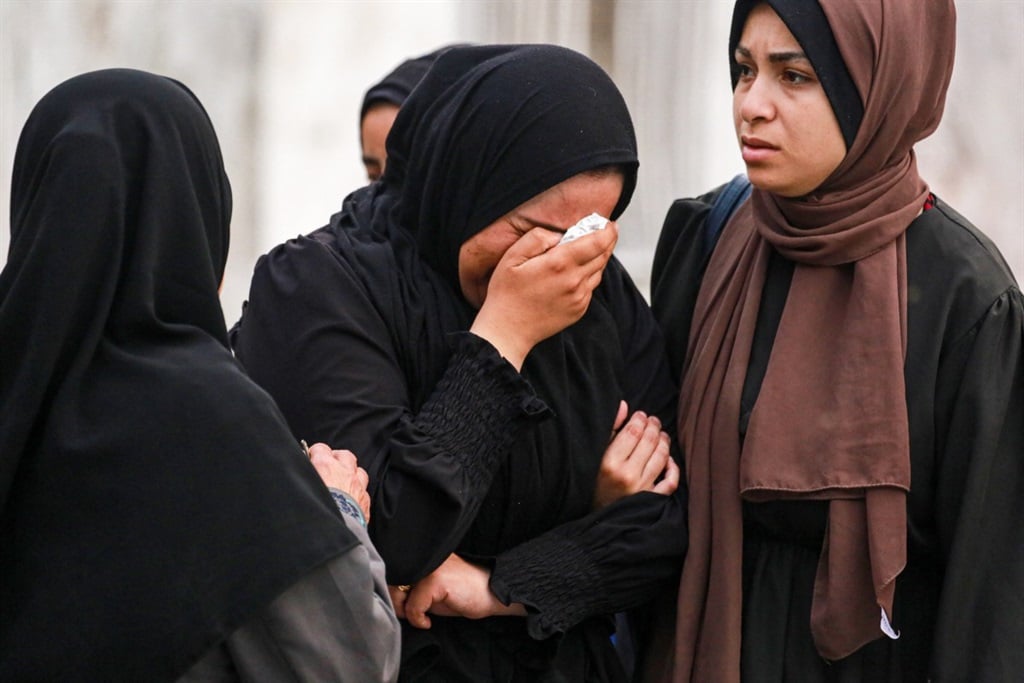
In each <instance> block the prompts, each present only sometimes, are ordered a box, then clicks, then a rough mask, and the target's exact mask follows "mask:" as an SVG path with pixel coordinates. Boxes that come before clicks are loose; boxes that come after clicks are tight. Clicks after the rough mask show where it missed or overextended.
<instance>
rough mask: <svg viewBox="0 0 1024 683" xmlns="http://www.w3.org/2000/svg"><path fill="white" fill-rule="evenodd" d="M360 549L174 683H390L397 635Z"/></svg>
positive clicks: (382, 587) (355, 526)
mask: <svg viewBox="0 0 1024 683" xmlns="http://www.w3.org/2000/svg"><path fill="white" fill-rule="evenodd" d="M342 517H343V518H344V519H345V522H346V524H348V527H349V529H351V531H352V532H353V533H354V534H355V535H356V536H357V537H358V538H359V540H360V541H361V544H360V545H357V546H355V547H354V548H352V549H351V550H349V551H347V552H345V553H343V554H342V555H339V556H338V557H336V558H334V559H332V560H330V561H329V562H327V563H326V564H324V565H322V566H320V567H318V568H317V569H315V570H313V571H312V572H310V573H309V574H307V575H306V576H305V577H303V578H302V579H301V580H300V581H298V582H297V583H295V584H294V585H293V586H292V587H291V588H289V589H288V590H287V591H285V592H284V593H282V594H281V595H280V596H279V597H278V598H277V599H276V600H274V602H272V603H271V604H270V605H269V606H268V607H267V609H266V610H264V611H263V612H262V613H261V614H259V615H257V616H256V617H255V618H253V619H252V620H250V621H249V622H248V623H246V624H245V625H243V626H242V627H241V628H239V629H238V630H237V631H235V632H234V633H233V634H232V635H231V636H229V637H228V639H227V640H226V641H224V642H223V643H221V644H220V645H219V646H218V647H216V648H214V649H213V650H212V651H210V652H209V653H208V654H207V655H206V656H204V657H203V659H201V660H200V661H199V662H198V663H197V664H196V665H195V666H193V667H192V669H191V670H190V671H189V672H188V673H186V674H185V676H184V677H182V678H181V679H179V680H180V681H184V682H188V683H193V682H196V681H237V680H241V681H354V682H360V683H361V682H363V681H385V682H388V681H394V680H395V679H396V678H397V677H398V665H399V659H400V643H399V636H400V628H399V624H398V619H397V618H396V617H395V611H394V608H393V607H392V605H391V599H390V598H389V597H388V589H387V584H386V583H385V581H384V562H383V561H382V560H381V558H380V555H378V554H377V551H376V549H375V548H374V547H373V544H372V543H371V542H370V539H369V536H368V535H367V533H366V529H365V528H363V526H362V525H360V524H359V522H358V521H356V520H355V519H354V518H352V517H349V516H348V515H342Z"/></svg>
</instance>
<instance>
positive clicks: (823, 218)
mask: <svg viewBox="0 0 1024 683" xmlns="http://www.w3.org/2000/svg"><path fill="white" fill-rule="evenodd" d="M754 4H755V3H752V2H744V1H743V0H741V1H740V2H738V3H737V6H736V9H735V12H736V13H737V15H738V16H737V20H738V21H739V25H740V27H741V29H742V25H743V23H745V19H746V15H747V13H749V11H750V9H751V8H752V7H753V5H754ZM768 4H769V5H771V6H772V8H773V9H775V11H776V12H777V13H778V14H779V16H780V17H781V18H782V19H783V21H784V22H786V24H787V26H789V28H790V30H791V32H792V33H793V34H794V36H795V37H796V39H797V40H798V41H799V42H800V43H801V45H804V46H805V48H806V45H805V39H809V37H807V36H806V35H801V30H800V24H799V17H800V16H803V15H806V13H807V11H808V6H814V7H813V8H812V9H813V10H814V11H816V12H818V13H819V14H820V13H821V11H822V10H823V11H824V16H825V19H826V20H827V24H828V27H830V29H831V32H832V34H833V36H834V40H835V45H836V46H837V47H838V52H839V54H840V55H841V59H842V62H844V64H845V67H846V69H847V70H848V76H847V78H848V79H850V80H852V82H853V84H854V85H855V87H856V90H857V93H858V94H859V97H860V99H861V102H862V103H863V115H862V118H861V119H860V122H859V125H857V126H856V127H855V135H853V136H852V141H851V139H850V138H847V140H848V145H847V147H848V151H847V155H846V157H845V159H844V160H843V162H842V163H841V164H840V166H839V167H838V168H837V169H836V170H835V172H834V173H833V174H832V175H831V176H830V177H829V178H828V179H826V181H825V182H824V183H823V184H822V185H821V186H820V187H818V188H817V189H816V190H815V191H814V192H813V193H811V194H810V195H809V196H807V197H802V198H799V199H787V198H785V197H780V196H776V195H773V194H770V193H768V192H763V191H759V190H755V191H754V193H753V195H752V197H751V200H750V201H748V202H747V203H746V204H744V205H743V206H741V207H740V208H739V210H738V211H737V212H736V214H735V215H734V217H733V218H732V220H731V222H730V226H729V227H728V229H726V230H725V231H724V233H723V235H722V238H721V241H720V242H719V244H718V247H717V248H716V250H715V253H714V255H713V257H712V259H711V262H710V264H709V265H708V270H707V273H706V274H705V277H704V281H703V285H702V288H701V292H700V295H699V297H698V301H697V307H696V312H695V315H694V322H693V327H692V330H691V334H690V341H689V348H688V351H687V363H686V366H685V369H684V371H683V389H682V398H681V402H680V427H679V435H680V440H681V443H682V446H683V448H684V450H685V453H686V458H687V461H686V466H687V479H688V482H689V488H690V509H689V512H690V546H689V554H688V556H687V559H686V562H685V565H684V567H683V575H682V580H681V584H680V592H679V603H678V619H677V630H676V648H675V665H674V666H675V670H674V676H673V677H672V680H675V681H689V680H694V681H711V680H713V681H738V680H739V678H740V671H739V666H740V665H739V662H740V634H741V624H740V620H741V613H742V603H743V596H742V575H741V572H742V547H743V523H742V500H744V499H745V500H749V501H764V500H779V499H825V500H828V501H830V502H829V525H828V530H827V532H826V536H825V541H824V545H823V547H822V551H821V559H820V562H819V565H818V573H817V577H816V579H815V586H814V598H813V605H812V612H811V632H812V634H813V637H814V642H815V646H816V647H817V649H818V652H819V653H820V654H821V655H822V656H823V657H825V658H826V659H840V658H842V657H845V656H847V655H849V654H851V653H852V652H854V651H855V650H857V649H858V648H860V647H861V646H862V645H864V644H865V643H867V642H869V641H871V640H873V639H875V638H878V637H880V636H881V635H882V634H883V628H885V627H886V626H888V622H887V618H888V617H891V616H892V601H893V593H894V589H895V579H896V577H897V576H898V575H899V573H900V572H901V571H902V570H903V567H904V565H905V562H906V493H907V491H908V490H909V488H910V459H909V451H910V446H909V433H908V424H907V407H906V394H905V388H904V383H903V358H904V353H905V348H906V332H907V318H906V259H905V256H906V250H905V240H904V231H905V230H906V228H907V226H908V225H909V224H910V223H911V221H912V220H913V219H914V217H915V216H916V215H917V214H918V213H919V211H920V210H921V207H922V205H923V203H924V201H925V198H926V197H927V195H928V187H927V185H926V184H925V183H924V181H923V180H921V178H920V177H919V176H918V173H917V167H916V163H915V158H914V152H913V149H912V146H913V144H914V143H915V142H916V141H918V140H920V139H923V138H924V137H926V136H927V135H929V134H930V133H931V132H932V131H933V130H934V129H935V128H936V126H937V125H938V122H939V119H940V117H941V114H942V108H943V105H944V102H945V93H946V87H947V85H948V83H949V78H950V75H951V72H952V66H953V49H954V43H955V12H954V9H953V2H952V0H934V1H931V0H930V1H929V2H904V1H903V0H876V1H874V2H849V1H848V0H821V1H820V3H815V2H813V0H770V1H769V3H768ZM816 5H820V10H819V9H818V7H817V6H816ZM741 13H742V14H741ZM734 25H735V21H734ZM922 35H923V36H927V37H928V40H927V45H928V49H927V50H924V49H922V48H921V47H920V45H921V42H920V40H917V39H916V38H915V36H922ZM807 51H808V56H809V57H810V58H811V60H812V63H814V64H815V69H816V70H820V69H821V66H820V65H819V64H818V63H817V62H815V60H814V53H813V52H812V51H811V50H809V49H808V50H807ZM731 58H732V56H731V55H730V59H731ZM819 76H821V74H819ZM827 94H829V96H830V101H831V102H832V104H833V109H836V108H837V107H836V102H837V99H836V97H834V96H833V95H832V93H827ZM841 115H842V113H841V112H838V111H837V118H841ZM844 132H845V130H844ZM773 249H774V250H776V251H778V252H779V253H780V254H782V255H783V256H784V257H786V258H787V259H790V260H792V261H794V262H795V264H796V265H795V269H794V274H793V279H792V283H791V286H790V291H789V295H788V298H787V300H786V304H785V310H784V312H783V315H782V319H781V322H780V324H779V329H778V334H777V336H776V338H775V342H774V346H773V348H772V353H771V358H770V361H769V364H768V369H767V373H766V376H765V378H764V383H763V385H762V387H761V391H760V394H759V397H758V401H757V404H756V406H755V408H754V411H753V413H752V415H751V420H750V425H749V428H748V430H747V433H746V436H745V438H744V439H743V440H742V441H741V439H740V434H739V431H738V424H739V419H740V396H741V392H742V390H743V384H744V380H745V377H746V374H747V365H748V361H749V357H750V349H751V344H752V341H753V338H754V327H755V323H756V320H757V311H758V306H759V303H760V298H761V290H762V286H763V284H764V279H765V273H766V270H767V263H768V257H769V255H770V253H771V251H772V250H773ZM894 635H895V633H892V634H891V636H894Z"/></svg>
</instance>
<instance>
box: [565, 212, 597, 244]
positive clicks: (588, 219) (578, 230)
mask: <svg viewBox="0 0 1024 683" xmlns="http://www.w3.org/2000/svg"><path fill="white" fill-rule="evenodd" d="M606 225H608V219H607V218H605V217H604V216H601V215H600V214H596V213H592V214H590V215H589V216H584V217H583V218H581V219H580V220H579V222H578V223H576V225H574V226H572V227H571V228H569V229H568V230H566V231H565V234H564V235H562V239H561V240H560V241H559V242H558V243H559V244H565V243H566V242H572V241H573V240H575V239H579V238H580V237H583V236H584V235H589V234H590V233H592V232H594V231H595V230H604V228H605V226H606Z"/></svg>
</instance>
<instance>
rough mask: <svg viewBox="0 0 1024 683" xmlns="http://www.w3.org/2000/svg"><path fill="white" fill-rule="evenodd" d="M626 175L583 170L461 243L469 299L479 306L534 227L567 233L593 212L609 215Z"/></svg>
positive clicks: (461, 281)
mask: <svg viewBox="0 0 1024 683" xmlns="http://www.w3.org/2000/svg"><path fill="white" fill-rule="evenodd" d="M622 185H623V178H622V174H621V173H619V172H617V171H611V172H608V173H603V174H601V175H594V174H588V173H581V174H579V175H575V176H573V177H572V178H569V179H568V180H564V181H562V182H560V183H559V184H557V185H555V186H553V187H550V188H548V189H547V190H545V191H544V192H541V193H540V194H539V195H537V196H536V197H534V198H533V199H530V200H527V201H526V202H524V203H523V204H520V205H519V206H518V207H516V208H515V209H513V210H512V211H510V212H509V213H508V214H506V215H505V216H502V217H501V218H499V219H498V220H496V221H494V222H493V223H491V224H490V225H488V226H487V227H486V228H484V229H483V230H481V231H480V232H478V233H476V234H475V235H473V236H472V237H470V238H469V239H468V240H466V241H465V242H463V244H462V247H461V248H460V249H459V284H460V285H461V287H462V294H463V296H465V297H466V301H468V302H469V303H471V304H472V305H473V306H474V307H476V308H480V306H482V305H483V302H484V299H485V298H486V296H487V284H488V283H489V282H490V281H491V275H492V274H493V273H494V269H495V268H496V267H497V265H498V261H500V260H501V257H502V256H504V255H505V252H506V251H508V249H509V247H511V246H512V245H513V244H515V242H516V240H518V239H519V238H520V237H522V236H523V235H525V234H526V233H528V232H529V231H530V230H533V229H534V228H537V227H540V228H546V229H548V230H552V231H554V232H565V231H566V230H568V229H569V228H571V227H572V226H573V225H574V224H575V223H576V222H577V221H578V220H579V219H581V218H583V217H584V216H588V215H590V214H591V213H595V212H596V213H599V214H601V215H602V216H605V217H607V216H610V215H611V213H612V211H614V210H615V206H616V204H618V203H619V196H620V195H621V194H622Z"/></svg>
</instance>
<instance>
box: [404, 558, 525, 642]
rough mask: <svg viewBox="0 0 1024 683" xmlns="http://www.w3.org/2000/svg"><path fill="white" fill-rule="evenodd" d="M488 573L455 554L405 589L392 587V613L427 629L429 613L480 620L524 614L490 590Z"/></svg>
mask: <svg viewBox="0 0 1024 683" xmlns="http://www.w3.org/2000/svg"><path fill="white" fill-rule="evenodd" d="M490 579H491V572H490V571H489V570H487V569H485V568H484V567H481V566H479V565H476V564H473V563H471V562H467V561H465V560H464V559H462V558H461V557H459V556H458V555H455V554H454V553H453V554H452V555H449V556H448V559H447V560H445V561H444V563H442V564H441V566H440V567H438V568H437V569H435V570H434V571H433V572H432V573H431V574H430V575H428V576H427V577H425V578H424V579H422V580H421V581H420V582H419V583H417V584H416V585H415V586H413V587H412V588H411V589H409V590H408V592H404V591H401V590H398V589H397V588H395V587H394V586H390V587H389V588H390V589H391V601H392V602H393V603H394V605H395V614H397V615H398V617H399V618H400V619H407V620H408V621H409V625H410V626H414V627H416V628H421V629H428V628H430V616H428V613H429V614H435V615H438V616H446V617H465V618H467V619H482V618H484V617H490V616H500V615H506V616H526V608H525V607H523V605H522V604H520V603H512V604H511V605H505V604H503V603H502V602H501V601H500V600H498V598H497V596H495V595H494V593H492V592H491V589H490V586H489V582H490Z"/></svg>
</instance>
